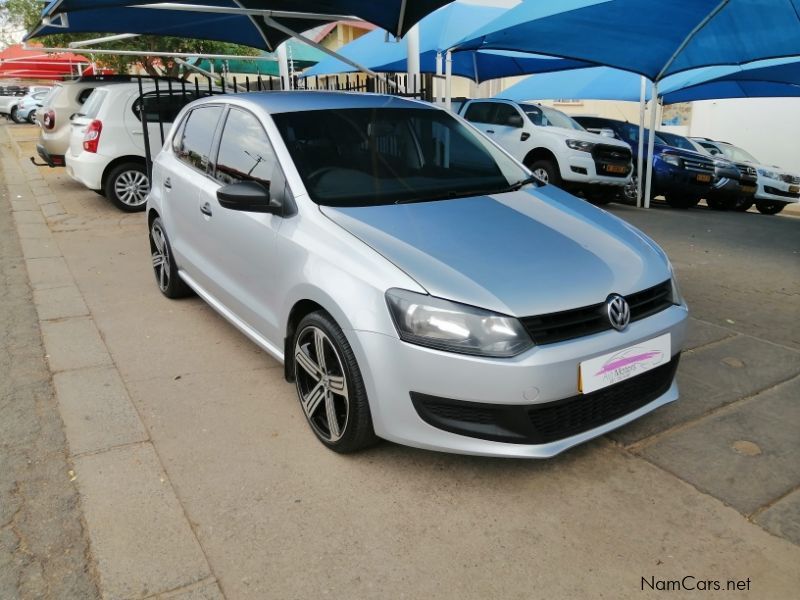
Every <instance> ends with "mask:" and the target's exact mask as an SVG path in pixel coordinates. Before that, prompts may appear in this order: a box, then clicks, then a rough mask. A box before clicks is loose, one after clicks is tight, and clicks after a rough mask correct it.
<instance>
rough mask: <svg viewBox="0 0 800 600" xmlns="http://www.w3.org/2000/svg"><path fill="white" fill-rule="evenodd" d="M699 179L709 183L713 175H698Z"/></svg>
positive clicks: (701, 181)
mask: <svg viewBox="0 0 800 600" xmlns="http://www.w3.org/2000/svg"><path fill="white" fill-rule="evenodd" d="M697 181H699V182H700V183H708V182H709V181H711V175H698V176H697Z"/></svg>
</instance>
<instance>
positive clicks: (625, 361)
mask: <svg viewBox="0 0 800 600" xmlns="http://www.w3.org/2000/svg"><path fill="white" fill-rule="evenodd" d="M671 357H672V339H671V337H670V334H668V333H665V334H664V335H661V336H658V337H657V338H653V339H651V340H648V341H646V342H640V343H638V344H636V345H635V346H630V347H628V348H625V349H623V350H616V351H614V352H609V353H608V354H604V355H603V356H598V357H596V358H592V359H591V360H585V361H583V362H582V363H580V365H579V367H578V391H580V392H582V393H584V394H589V393H591V392H595V391H597V390H601V389H603V388H604V387H608V386H609V385H614V384H615V383H619V382H620V381H625V380H626V379H630V378H631V377H636V376H637V375H641V374H642V373H645V372H647V371H649V370H651V369H655V368H656V367H659V366H661V365H663V364H664V363H667V362H669V361H670V358H671Z"/></svg>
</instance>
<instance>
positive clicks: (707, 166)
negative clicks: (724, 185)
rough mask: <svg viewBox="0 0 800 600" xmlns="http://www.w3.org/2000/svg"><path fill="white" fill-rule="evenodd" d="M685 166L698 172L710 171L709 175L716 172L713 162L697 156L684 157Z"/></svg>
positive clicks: (688, 169)
mask: <svg viewBox="0 0 800 600" xmlns="http://www.w3.org/2000/svg"><path fill="white" fill-rule="evenodd" d="M683 166H684V167H685V168H686V170H687V171H695V172H697V173H708V174H709V175H713V174H714V163H713V162H707V161H704V160H700V159H695V158H684V159H683Z"/></svg>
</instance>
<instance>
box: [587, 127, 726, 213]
mask: <svg viewBox="0 0 800 600" xmlns="http://www.w3.org/2000/svg"><path fill="white" fill-rule="evenodd" d="M575 120H576V121H577V122H578V123H580V124H581V125H583V126H584V127H585V128H586V129H588V130H589V131H599V130H610V131H612V132H613V133H614V136H615V137H616V138H617V139H618V140H621V141H624V142H625V143H627V144H628V145H629V147H630V148H631V149H632V151H635V152H638V149H639V126H638V125H634V124H632V123H627V122H625V121H617V120H615V119H605V118H602V117H583V116H579V117H575ZM649 135H650V133H649V131H648V130H645V139H644V143H645V147H646V146H647V143H648V136H649ZM638 176H639V175H638V173H636V174H635V175H634V178H632V179H631V182H630V185H628V186H627V187H626V188H625V197H626V200H628V201H629V202H635V201H636V196H637V185H638V182H637V179H638ZM713 182H714V161H713V160H711V159H710V158H709V157H708V156H705V155H703V154H701V153H700V152H695V151H692V150H684V149H682V148H675V147H673V146H670V145H669V144H668V143H667V142H666V141H664V140H663V139H661V138H660V137H659V134H658V133H656V137H655V140H654V146H653V183H652V186H651V188H652V195H653V197H656V196H664V198H665V199H666V201H667V204H669V205H670V206H671V207H673V208H691V207H692V206H697V203H698V202H700V199H701V198H703V197H705V196H706V195H708V192H709V190H710V188H711V186H712V184H713Z"/></svg>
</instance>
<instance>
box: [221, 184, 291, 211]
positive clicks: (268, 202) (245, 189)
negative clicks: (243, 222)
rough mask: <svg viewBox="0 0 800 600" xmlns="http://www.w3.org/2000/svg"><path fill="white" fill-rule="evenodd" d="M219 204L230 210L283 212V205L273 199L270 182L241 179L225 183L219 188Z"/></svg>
mask: <svg viewBox="0 0 800 600" xmlns="http://www.w3.org/2000/svg"><path fill="white" fill-rule="evenodd" d="M217 200H219V205H220V206H222V207H223V208H227V209H230V210H241V211H245V212H258V213H270V214H273V215H275V214H281V212H283V205H282V204H281V203H280V202H278V201H277V200H273V199H272V198H271V197H270V193H269V182H264V183H257V182H255V181H240V182H238V183H229V184H228V185H223V186H222V187H221V188H219V189H218V190H217Z"/></svg>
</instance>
